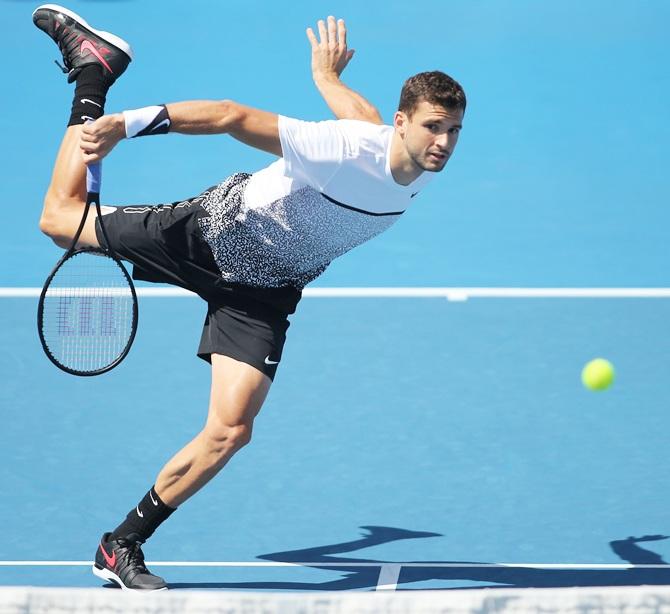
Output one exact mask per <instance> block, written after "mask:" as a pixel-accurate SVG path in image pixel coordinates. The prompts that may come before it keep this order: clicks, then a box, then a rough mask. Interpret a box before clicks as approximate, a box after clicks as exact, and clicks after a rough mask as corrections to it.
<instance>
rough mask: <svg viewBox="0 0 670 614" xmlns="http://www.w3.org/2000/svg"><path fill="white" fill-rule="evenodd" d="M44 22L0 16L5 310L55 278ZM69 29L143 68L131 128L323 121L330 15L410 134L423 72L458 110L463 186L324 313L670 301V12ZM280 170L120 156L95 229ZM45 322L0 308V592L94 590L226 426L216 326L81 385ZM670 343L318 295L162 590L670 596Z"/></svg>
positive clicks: (248, 157) (130, 79) (112, 14)
mask: <svg viewBox="0 0 670 614" xmlns="http://www.w3.org/2000/svg"><path fill="white" fill-rule="evenodd" d="M35 6H36V4H33V3H30V2H24V1H18V0H14V1H5V2H2V3H0V8H2V10H3V11H4V13H3V22H4V23H5V26H6V27H5V28H4V29H3V36H2V38H0V47H1V48H0V51H2V57H3V58H5V64H4V66H3V77H4V79H3V82H4V83H5V86H4V89H3V96H1V97H0V100H1V102H0V104H1V105H2V113H0V130H1V131H2V135H3V137H2V138H3V143H4V144H5V147H3V148H2V150H3V153H2V171H1V172H2V181H1V182H0V185H1V186H2V187H1V189H2V196H3V198H2V202H3V204H4V218H3V221H4V227H5V229H6V230H5V236H4V240H3V242H2V244H0V262H2V263H3V264H2V265H1V266H2V268H1V269H0V271H1V272H0V286H1V287H3V288H8V287H37V286H40V285H41V284H42V283H43V281H44V278H45V277H46V275H47V274H48V272H49V270H50V269H51V267H52V266H53V264H54V262H55V260H56V259H57V257H58V254H59V250H58V249H57V248H55V247H54V246H52V245H50V244H49V242H48V240H46V239H45V238H44V237H42V236H41V235H40V234H39V231H38V230H37V226H36V225H37V219H38V217H39V210H40V206H41V200H42V197H43V194H44V191H45V189H46V186H47V184H48V181H49V176H50V172H51V165H52V163H53V159H54V156H55V153H56V151H57V148H58V143H59V139H60V137H61V136H62V132H63V128H64V126H65V123H66V121H67V117H68V111H69V104H70V99H71V89H70V88H69V87H67V86H66V84H65V79H64V77H63V75H62V74H60V73H59V71H58V69H57V68H56V67H55V66H54V65H53V60H54V59H58V53H57V48H56V46H55V45H54V44H53V43H52V42H51V41H50V40H49V39H48V38H47V37H46V36H45V35H44V34H42V33H41V32H39V31H38V30H36V29H35V28H34V27H33V26H32V23H31V19H30V15H31V12H32V10H33V9H34V8H35ZM68 6H69V7H70V8H72V9H73V10H75V11H77V12H79V13H81V14H82V15H84V16H85V17H86V19H87V20H88V21H89V22H90V23H91V24H92V25H93V26H95V27H99V28H102V29H108V30H110V31H113V32H115V33H118V34H119V35H121V36H123V37H124V38H127V39H128V40H129V41H130V42H131V43H132V44H133V47H134V49H135V52H136V59H135V61H134V62H133V64H132V65H131V67H130V69H129V71H128V73H127V75H124V76H123V78H122V79H121V80H119V82H118V83H117V84H116V85H115V86H114V88H113V89H112V90H111V91H110V95H109V97H108V110H109V111H116V110H122V109H124V108H134V107H138V106H144V105H146V104H152V103H160V102H169V101H174V100H182V99H192V98H233V99H236V100H239V101H241V102H244V103H247V104H252V105H256V106H259V107H262V108H266V109H269V110H273V111H277V112H280V113H283V114H286V115H293V116H297V117H302V118H306V119H322V118H328V117H330V116H329V114H328V109H327V108H326V106H325V105H324V104H323V102H322V101H321V100H320V98H319V96H318V93H317V92H316V91H315V89H314V87H313V85H312V83H311V78H310V73H309V47H308V44H307V42H306V39H305V37H304V29H305V27H307V26H309V25H314V24H315V22H316V20H317V19H318V18H322V17H325V16H327V15H328V14H330V13H333V12H335V14H336V15H337V16H338V17H340V16H341V17H344V18H345V19H346V20H347V25H348V29H349V32H350V42H351V46H352V47H353V48H355V49H356V55H355V57H354V59H353V61H352V63H351V65H350V67H349V68H347V71H346V72H345V74H344V80H345V81H346V82H347V83H348V84H349V85H350V86H351V87H353V88H354V89H356V90H358V91H360V92H362V93H363V94H364V95H366V96H368V97H369V98H370V99H371V100H372V101H373V102H374V103H375V104H377V105H378V106H379V108H380V110H381V111H382V114H383V116H384V117H385V119H386V120H387V121H391V119H392V116H393V111H394V109H395V104H396V102H397V98H398V93H399V90H400V86H401V84H402V82H403V80H404V79H405V78H406V77H408V76H409V75H411V74H413V73H415V72H419V71H420V70H425V69H434V68H439V69H442V70H445V71H446V72H448V73H450V74H452V75H453V76H454V77H455V78H457V79H458V80H459V81H460V82H461V83H462V84H463V85H464V87H465V89H466V92H467V94H468V110H467V115H466V119H465V128H464V130H463V134H462V136H461V142H460V143H459V146H458V150H457V152H456V154H455V156H454V158H453V159H452V160H451V161H450V163H449V165H448V167H447V170H446V171H445V173H443V175H442V176H439V177H436V178H435V180H434V181H433V183H432V184H431V185H430V186H429V188H427V189H426V190H425V191H424V192H422V194H421V197H420V198H417V199H416V203H415V204H413V207H412V209H411V210H410V211H408V212H407V213H406V214H405V216H403V219H402V220H401V221H400V223H398V224H397V225H396V226H395V227H394V228H393V229H392V230H391V231H389V232H388V233H386V234H385V235H383V236H381V237H379V238H377V239H376V240H374V241H372V242H371V243H370V244H368V245H365V246H363V247H361V248H359V249H358V250H355V251H353V252H352V253H350V254H348V255H346V256H345V257H343V258H342V259H341V260H339V261H337V262H335V263H333V265H332V266H331V268H330V269H329V271H328V272H327V273H326V274H325V275H324V276H323V277H322V278H320V279H319V280H317V282H315V284H314V287H333V286H334V287H338V286H340V287H342V286H350V287H379V286H397V287H436V286H450V287H452V286H453V287H458V286H468V287H478V286H491V287H513V286H518V287H585V288H591V287H636V288H640V287H641V288H656V289H658V288H666V287H668V286H670V279H669V275H668V270H669V269H668V257H669V256H670V251H669V248H668V245H670V230H669V228H670V213H669V208H668V196H669V195H670V190H669V187H670V182H669V181H668V178H667V177H668V175H667V169H668V167H669V163H670V156H669V155H668V149H667V146H666V143H667V141H668V138H669V137H670V111H669V107H668V105H667V100H668V99H669V97H670V68H669V67H668V62H667V58H668V55H669V52H670V43H669V42H668V38H667V28H666V25H667V23H668V19H669V18H670V5H668V4H667V3H666V2H663V1H660V0H659V1H652V0H649V1H645V2H632V1H631V2H623V1H615V2H605V1H595V0H594V1H592V2H578V1H576V0H575V1H568V2H560V3H549V2H542V3H538V2H532V1H527V2H526V1H510V2H496V1H491V2H479V1H473V2H451V1H449V2H447V1H443V0H440V1H434V2H425V3H423V4H422V5H421V6H420V7H417V6H415V5H412V4H411V3H407V2H395V1H393V2H383V3H382V2H369V3H363V2H350V1H348V0H346V1H344V2H338V3H337V4H336V5H334V4H332V3H326V2H306V1H302V0H301V1H299V2H294V3H292V4H291V7H290V10H288V9H287V7H286V5H284V4H281V3H274V2H272V3H271V2H244V3H243V2H235V1H228V2H225V3H219V2H213V1H212V2H205V1H203V0H201V1H195V2H191V3H189V5H188V9H187V10H185V9H184V8H183V3H176V2H171V1H166V2H162V3H160V10H158V9H157V5H156V4H155V3H149V2H139V1H135V2H132V1H118V2H112V1H109V2H102V1H98V2H93V1H90V2H83V1H80V2H73V3H70V4H68ZM19 50H20V51H19ZM270 160H271V158H269V157H267V156H265V155H264V154H260V153H255V152H253V151H251V150H248V149H246V148H244V147H243V146H242V145H241V144H239V143H236V142H233V141H232V140H230V139H228V138H226V137H223V136H219V137H211V138H204V137H200V138H187V137H181V136H175V135H170V136H168V137H162V138H156V139H140V140H137V141H133V142H127V143H122V144H121V145H120V146H119V148H118V150H117V151H115V152H114V154H113V155H112V156H110V158H109V159H108V160H107V161H106V162H105V172H104V181H103V190H102V192H103V200H104V201H106V202H109V203H114V204H132V203H147V202H148V203H153V202H164V201H171V200H176V199H180V198H184V197H188V196H192V195H194V194H196V193H198V192H199V191H200V190H202V189H203V188H205V187H207V186H209V185H212V184H213V183H215V182H217V181H220V180H222V179H223V178H224V177H225V176H227V175H228V174H230V173H231V172H234V171H237V170H245V171H253V170H255V169H258V168H261V167H262V166H263V165H265V164H267V163H268V162H269V161H270ZM36 302H37V301H36V299H35V298H0V317H1V318H2V320H1V321H2V322H3V324H4V326H2V327H0V340H1V341H2V348H3V351H2V352H1V353H0V364H1V366H2V369H1V372H2V374H3V377H2V386H1V387H0V410H1V411H2V416H3V421H2V426H1V428H0V458H1V459H2V463H1V467H2V469H0V521H1V522H2V528H3V537H2V539H1V540H0V584H2V585H13V584H31V585H42V586H98V582H97V580H96V579H95V578H94V577H93V576H92V575H91V574H90V572H89V571H88V569H87V566H86V565H85V563H86V562H88V561H90V560H91V559H92V556H93V554H94V550H95V547H96V543H97V540H98V538H99V537H100V534H101V533H102V531H103V530H109V529H110V528H111V527H112V526H113V525H114V524H116V523H117V522H118V521H119V520H120V518H121V517H122V516H123V515H125V513H126V512H127V511H128V510H129V509H130V508H131V507H132V506H133V505H134V504H135V503H136V502H137V500H138V499H139V498H140V497H141V496H142V494H143V493H144V492H145V491H146V489H147V487H148V486H149V485H150V484H151V483H152V480H153V479H154V477H155V475H156V472H157V470H158V469H159V468H160V466H161V465H162V463H164V462H165V461H166V460H167V459H168V458H169V456H170V455H171V454H172V453H173V452H174V451H175V450H176V449H177V448H178V447H180V446H181V445H182V444H183V443H185V442H186V441H187V440H188V439H189V438H190V437H192V436H193V435H194V434H195V433H196V432H197V431H198V430H199V428H200V427H201V425H202V423H203V421H204V415H205V411H206V406H207V398H208V388H209V371H208V367H207V365H206V364H205V363H204V362H202V361H200V360H198V359H197V358H196V357H195V350H196V347H197V342H198V338H199V334H200V327H201V324H202V321H203V319H204V315H205V314H204V306H203V305H202V304H201V303H200V302H199V301H198V300H197V299H195V298H143V299H141V304H140V310H141V314H140V329H139V333H138V337H137V340H136V342H135V346H134V347H133V350H132V352H131V354H130V356H129V357H128V358H127V360H126V361H125V362H124V363H123V364H122V365H121V366H120V367H119V368H117V369H116V370H115V371H113V372H112V373H110V374H108V375H105V376H101V377H98V378H93V379H78V378H74V377H71V376H67V375H65V374H63V373H61V372H59V371H57V370H56V369H55V368H54V367H53V366H52V365H51V363H49V362H48V361H47V359H46V358H45V357H44V356H43V354H42V352H41V349H40V347H39V342H38V339H37V333H36V330H35V309H36ZM668 321H670V301H669V300H668V299H662V298H656V299H654V298H647V299H642V298H628V299H588V298H582V299H567V298H553V299H520V298H517V299H514V298H488V299H485V298H480V299H478V298H474V299H471V300H469V301H466V302H449V301H447V300H446V299H419V298H405V299H397V298H396V299H393V298H367V299H361V298H306V299H305V300H304V301H303V302H302V303H301V305H300V307H299V310H298V313H297V314H296V315H295V316H294V318H293V319H292V326H291V328H290V329H289V336H288V342H287V345H286V349H285V354H284V358H283V360H282V363H283V364H282V365H281V368H280V370H279V373H278V376H277V379H276V382H275V385H274V386H273V389H272V391H271V393H270V397H269V399H268V402H267V404H266V406H265V407H264V409H263V411H262V413H261V415H260V416H259V419H258V421H257V423H256V426H255V433H254V441H253V442H252V444H251V446H249V447H248V448H246V449H244V450H243V451H242V452H240V454H239V455H238V456H237V457H235V458H234V460H233V461H232V462H231V464H230V466H229V467H228V468H227V469H226V470H225V471H224V472H223V473H222V474H221V475H220V476H219V477H218V478H217V479H216V480H215V481H214V482H213V483H212V484H211V485H210V486H208V487H207V488H206V489H205V490H203V491H202V492H201V493H200V494H199V495H198V496H197V497H196V498H194V499H193V500H191V501H189V502H187V503H186V504H185V505H184V506H183V508H182V509H180V510H179V512H178V513H176V514H175V515H174V516H173V517H172V518H170V520H169V521H168V522H166V523H165V525H164V526H162V527H161V528H160V529H159V532H158V533H157V534H156V536H155V538H154V539H152V541H151V543H150V544H148V545H147V547H146V553H147V558H148V560H149V561H157V562H159V563H175V564H176V566H170V567H162V566H157V567H156V568H155V570H156V571H157V572H158V573H161V574H163V575H165V576H166V577H167V579H168V580H169V581H170V583H171V584H172V586H173V587H175V588H184V587H189V588H234V589H243V590H282V591H292V590H366V591H367V590H374V589H375V588H377V587H379V586H380V585H381V586H384V585H385V586H388V587H391V588H393V587H397V589H398V590H402V589H417V590H418V589H427V588H443V589H452V588H462V587H465V588H476V587H481V586H521V587H527V586H574V585H578V586H590V585H603V584H605V585H627V584H669V583H670V571H668V569H666V568H664V566H665V565H667V564H668V563H670V539H667V538H665V536H666V535H668V534H669V533H670V520H669V516H668V510H669V509H670V497H669V495H668V492H669V491H668V488H667V475H668V460H667V459H668V445H667V441H668V432H669V431H670V417H669V414H668V388H667V382H668V378H669V375H670V335H669V334H668ZM600 355H602V356H605V357H607V358H609V359H610V360H611V361H612V362H613V363H614V364H615V366H616V368H617V374H618V378H617V382H616V384H615V386H614V387H613V388H612V389H611V390H610V391H607V392H605V393H601V394H595V393H590V392H587V391H586V390H585V389H583V388H582V386H581V383H580V381H579V372H580V370H581V367H582V365H583V364H584V363H585V362H586V361H587V360H589V359H591V358H593V357H595V356H600ZM641 538H643V539H641ZM26 562H29V563H31V564H30V565H25V563H26ZM203 562H209V563H218V566H211V565H210V566H202V565H199V566H193V564H194V563H203ZM20 563H23V564H20ZM37 563H49V565H47V566H37V565H36V564H37ZM80 563H81V564H80ZM224 563H230V564H232V565H229V566H223V564H224ZM251 563H264V564H266V565H263V566H259V565H255V566H252V565H250V564H251ZM286 563H312V565H308V566H287V565H286ZM397 563H412V565H404V566H403V565H401V566H399V567H398V566H397V565H396V564H397ZM503 563H508V564H513V566H512V567H502V566H501V565H499V564H503ZM533 563H535V564H544V567H541V568H533V567H529V564H533ZM189 564H190V565H191V566H189ZM552 565H553V566H552ZM588 565H593V566H596V567H597V568H595V569H594V568H589V567H587V566H588ZM631 565H632V566H634V567H632V568H631V567H630V566H631ZM645 565H646V566H651V567H644V566H645ZM640 566H642V567H640ZM627 567H629V568H627Z"/></svg>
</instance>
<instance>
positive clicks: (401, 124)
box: [393, 111, 409, 138]
mask: <svg viewBox="0 0 670 614" xmlns="http://www.w3.org/2000/svg"><path fill="white" fill-rule="evenodd" d="M408 123H409V118H408V117H407V114H406V113H404V112H403V111H396V112H395V114H394V115H393V127H394V128H395V129H396V131H397V132H398V134H399V135H400V136H401V137H403V138H404V136H405V133H406V132H407V124H408Z"/></svg>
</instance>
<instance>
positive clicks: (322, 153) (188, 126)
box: [33, 4, 466, 590]
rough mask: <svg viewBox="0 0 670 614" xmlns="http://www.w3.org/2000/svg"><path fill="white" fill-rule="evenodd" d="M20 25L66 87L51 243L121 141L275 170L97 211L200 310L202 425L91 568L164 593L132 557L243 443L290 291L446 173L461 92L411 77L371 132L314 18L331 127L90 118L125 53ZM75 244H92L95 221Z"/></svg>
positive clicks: (150, 274) (71, 25)
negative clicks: (180, 141) (215, 140)
mask: <svg viewBox="0 0 670 614" xmlns="http://www.w3.org/2000/svg"><path fill="white" fill-rule="evenodd" d="M33 20H34V22H35V24H36V25H37V27H38V28H40V29H42V30H43V31H44V32H46V33H47V34H48V35H49V36H50V37H51V38H52V39H53V40H54V41H55V42H56V43H58V46H59V49H60V50H61V52H62V55H63V64H64V66H63V67H62V68H63V71H64V72H66V73H67V74H68V82H74V83H75V93H74V101H73V104H72V110H71V115H70V119H69V122H68V127H67V130H66V132H65V136H64V138H63V141H62V144H61V147H60V150H59V152H58V156H57V159H56V163H55V167H54V171H53V176H52V180H51V184H50V185H49V188H48V191H47V194H46V197H45V202H44V210H43V213H42V217H41V221H40V228H41V230H42V231H43V232H44V233H46V234H47V235H48V236H49V237H51V238H52V239H53V240H54V241H55V242H56V243H57V244H58V245H61V246H63V247H66V246H68V245H69V243H70V241H71V240H72V237H73V236H74V233H75V231H76V229H77V227H78V225H79V222H80V220H81V216H82V211H83V207H84V206H85V197H86V188H85V164H86V163H90V162H95V161H98V160H101V159H102V158H103V157H104V156H106V155H107V154H108V153H109V152H110V151H111V150H112V149H113V147H114V146H115V145H116V144H117V143H118V142H119V141H120V140H121V139H124V138H133V137H141V136H147V135H155V134H165V133H167V132H179V133H182V134H230V135H231V136H232V137H234V138H235V139H237V140H239V141H241V142H242V143H245V144H247V145H250V146H252V147H255V148H257V149H260V150H263V151H265V152H268V153H270V154H273V155H274V156H277V158H278V159H277V160H276V161H274V162H273V163H272V164H270V165H269V166H267V167H266V168H263V169H261V170H259V171H257V172H255V173H252V174H247V173H241V172H239V173H235V174H233V175H230V176H229V177H227V178H226V179H224V180H223V181H222V182H221V183H219V184H218V185H215V186H212V187H210V188H208V189H207V190H205V191H203V192H202V193H201V194H199V195H198V196H196V197H195V198H191V199H189V200H183V201H179V202H174V203H171V204H162V205H142V206H124V207H116V208H113V207H105V208H104V209H103V217H104V224H105V228H106V230H107V235H108V237H109V241H110V243H111V244H112V247H113V249H114V251H115V252H116V253H117V254H118V255H119V256H120V257H121V258H124V259H126V260H128V261H130V262H131V263H133V265H134V271H133V276H134V277H135V278H136V279H143V280H148V281H154V282H168V283H171V284H174V285H177V286H181V287H183V288H187V289H189V290H192V291H193V292H195V293H197V294H198V295H200V296H201V297H202V298H203V299H204V300H205V301H206V302H207V316H206V320H205V324H204V329H203V332H202V338H201V340H200V346H199V349H198V356H200V357H201V358H203V359H205V360H207V361H209V362H210V363H211V370H212V380H211V381H212V383H211V397H210V403H209V410H208V414H207V420H206V424H205V427H204V428H203V429H202V431H201V432H200V433H199V434H198V435H197V436H196V437H195V438H194V439H193V440H192V441H191V442H189V443H188V444H186V446H185V447H184V448H183V449H181V450H180V451H179V452H177V453H176V454H175V456H174V457H173V458H172V459H171V460H170V461H169V462H168V463H167V464H166V465H165V466H164V467H163V468H162V469H161V471H160V472H159V473H158V476H157V478H156V481H155V484H154V485H153V486H152V487H151V488H150V489H149V491H148V492H147V493H146V495H145V496H144V497H143V498H142V499H141V501H140V502H139V503H138V504H137V505H136V506H135V507H133V508H132V509H131V510H130V512H129V513H128V515H127V517H126V518H125V519H124V520H123V521H122V522H121V524H120V525H119V526H118V527H117V528H116V529H114V530H113V531H111V532H108V533H105V534H104V535H103V536H102V539H101V542H100V544H99V547H98V549H97V552H96V556H95V565H94V568H93V571H94V573H95V574H96V575H97V576H99V577H101V578H103V579H105V580H108V581H113V582H115V583H117V584H118V585H120V586H121V587H122V588H124V589H130V590H159V589H164V588H166V584H165V582H164V581H163V579H162V578H159V577H157V576H155V575H153V574H152V573H150V572H149V571H148V570H147V568H146V566H145V564H144V556H143V553H142V549H141V545H142V544H143V543H144V542H145V541H146V540H147V539H148V538H149V537H150V536H151V535H152V534H153V533H154V531H155V530H156V529H157V527H158V526H159V525H160V524H161V523H162V522H163V521H165V520H166V519H167V518H168V516H170V514H172V513H173V512H174V511H175V509H176V508H177V507H178V506H180V505H181V504H182V503H184V501H186V500H187V499H189V498H190V497H191V496H193V495H194V494H195V493H196V492H197V491H198V490H199V489H200V488H202V487H203V486H204V485H205V484H206V483H207V482H209V480H211V479H212V478H213V477H214V476H215V475H216V474H217V473H218V472H219V471H220V470H221V469H222V468H223V467H224V466H225V465H226V463H227V462H228V461H229V460H230V458H231V457H232V456H233V455H234V454H235V452H237V451H238V450H239V449H240V448H241V447H242V446H244V445H245V444H247V443H249V441H250V439H251V431H252V425H253V422H254V419H255V418H256V415H257V414H258V412H259V411H260V409H261V406H262V405H263V402H264V400H265V398H266V396H267V394H268V391H269V389H270V386H271V384H272V381H273V378H274V376H275V373H276V371H277V367H278V365H279V364H280V362H281V357H282V349H283V346H284V341H285V338H286V330H287V328H288V326H289V321H288V316H289V315H290V314H292V313H294V311H295V309H296V306H297V304H298V301H299V300H300V296H301V291H302V289H303V287H304V286H305V285H306V284H308V283H309V282H311V281H312V280H314V279H315V278H316V277H318V276H319V275H320V274H321V273H323V271H324V270H325V269H326V267H327V266H328V265H329V264H330V262H331V261H332V260H334V259H335V258H337V257H338V256H341V255H342V254H344V253H345V252H347V251H349V250H350V249H352V248H353V247H355V246H357V245H360V244H361V243H363V242H365V241H368V240H369V239H372V238H373V237H375V236H376V235H378V234H379V233H381V232H383V231H384V230H386V229H387V228H389V227H390V226H392V225H393V224H394V223H395V222H396V221H397V220H398V219H400V217H401V215H402V214H403V212H404V211H405V210H406V209H407V208H408V207H409V206H410V203H411V202H412V199H413V198H414V197H415V196H416V195H417V194H418V193H419V192H420V191H421V190H422V188H423V187H424V186H425V185H426V184H427V183H428V181H430V179H431V178H432V177H434V176H435V173H437V172H439V171H441V170H442V169H443V168H444V167H445V164H446V163H447V161H448V160H449V158H450V156H451V155H452V154H453V152H454V148H455V147H456V143H457V141H458V136H459V132H460V130H461V123H462V120H463V113H464V111H465V105H466V99H465V94H464V92H463V89H462V88H461V86H460V85H459V84H458V83H457V82H456V81H454V80H453V79H452V78H450V77H449V76H447V75H446V74H444V73H442V72H439V71H434V72H425V73H420V74H417V75H414V76H413V77H411V78H409V79H408V80H407V81H406V83H405V84H404V86H403V88H402V92H401V95H400V103H399V106H398V111H397V112H396V113H395V115H394V117H393V125H390V126H389V125H384V124H383V122H382V119H381V117H380V115H379V112H378V111H377V109H376V108H375V107H374V106H373V105H372V104H370V103H369V102H368V101H367V100H366V99H365V98H363V97H362V96H361V95H360V94H358V93H356V92H354V91H352V90H351V89H349V88H348V87H347V86H346V85H344V84H343V83H342V81H341V80H340V74H341V72H342V71H343V70H344V68H345V67H346V65H347V64H348V62H349V61H350V60H351V57H352V55H353V51H351V50H349V49H348V48H347V42H346V31H345V24H344V22H343V21H342V20H339V21H336V20H335V19H334V18H333V17H329V18H328V19H327V20H326V21H325V22H324V21H319V23H318V31H317V32H316V33H315V32H313V31H312V29H311V28H309V29H308V30H307V37H308V39H309V42H310V43H311V48H312V75H313V78H314V82H315V84H316V86H317V88H318V89H319V91H320V93H321V95H322V96H323V97H324V99H325V101H326V103H327V104H328V105H329V107H330V109H331V110H332V111H333V113H334V115H335V116H336V117H337V120H330V121H321V122H308V121H300V120H298V119H293V118H290V117H283V116H279V115H276V114H274V113H270V112H267V111H261V110H258V109H254V108H251V107H248V106H244V105H242V104H239V103H237V102H233V101H231V100H218V101H190V102H179V103H174V104H165V105H154V106H149V107H145V108H141V109H135V110H129V111H124V112H123V113H117V114H110V115H104V107H105V98H106V94H107V90H108V89H109V87H110V86H111V85H112V84H113V83H114V82H115V80H116V79H118V78H119V76H121V74H122V73H123V72H124V71H125V70H126V68H127V66H128V64H129V63H130V61H131V59H132V50H131V48H130V46H129V45H128V43H126V42H125V41H123V40H122V39H120V38H119V37H117V36H115V35H113V34H109V33H107V32H101V31H98V30H95V29H93V28H92V27H91V26H89V25H88V24H87V23H86V22H85V21H84V20H83V19H82V18H81V17H79V16H78V15H76V14H75V13H73V12H72V11H70V10H67V9H65V8H62V7H59V6H56V5H50V4H47V5H44V6H41V7H39V8H38V9H36V10H35V12H34V14H33ZM91 120H94V121H93V123H88V124H87V125H84V124H86V123H87V122H90V121H91ZM80 242H81V243H82V244H83V245H89V246H98V245H102V246H103V247H105V245H104V238H103V236H102V233H101V232H100V225H99V221H97V220H96V219H95V215H90V216H89V218H88V220H87V224H86V227H85V229H84V231H83V232H82V234H81V238H80Z"/></svg>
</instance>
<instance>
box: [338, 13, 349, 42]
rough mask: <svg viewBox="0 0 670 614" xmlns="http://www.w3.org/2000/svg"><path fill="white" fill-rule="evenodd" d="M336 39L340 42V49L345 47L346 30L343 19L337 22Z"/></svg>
mask: <svg viewBox="0 0 670 614" xmlns="http://www.w3.org/2000/svg"><path fill="white" fill-rule="evenodd" d="M337 38H338V39H339V41H340V45H342V47H346V46H347V28H346V26H345V25H344V19H339V20H338V21H337Z"/></svg>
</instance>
